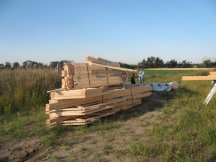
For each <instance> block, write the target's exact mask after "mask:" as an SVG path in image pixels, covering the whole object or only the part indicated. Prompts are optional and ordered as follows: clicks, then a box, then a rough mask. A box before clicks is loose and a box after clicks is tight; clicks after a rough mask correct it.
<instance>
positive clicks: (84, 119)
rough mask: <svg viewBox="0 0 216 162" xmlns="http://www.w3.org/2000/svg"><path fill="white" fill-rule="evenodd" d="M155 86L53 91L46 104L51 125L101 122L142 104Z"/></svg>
mask: <svg viewBox="0 0 216 162" xmlns="http://www.w3.org/2000/svg"><path fill="white" fill-rule="evenodd" d="M151 91H152V88H151V86H132V85H128V86H126V88H120V87H109V88H104V87H100V88H83V89H74V90H68V91H66V90H53V91H51V92H50V97H51V99H50V100H49V104H47V105H46V114H47V115H48V116H49V119H48V120H47V121H46V123H47V125H48V126H50V127H52V126H55V125H57V124H61V125H86V124H89V123H92V122H94V121H96V120H97V119H99V118H101V117H104V116H107V115H110V114H114V113H116V112H118V111H120V110H126V109H128V108H131V107H134V106H136V105H139V104H141V99H142V98H144V97H148V96H150V95H151V93H152V92H151Z"/></svg>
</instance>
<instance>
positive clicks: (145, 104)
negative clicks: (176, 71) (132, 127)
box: [100, 87, 199, 123]
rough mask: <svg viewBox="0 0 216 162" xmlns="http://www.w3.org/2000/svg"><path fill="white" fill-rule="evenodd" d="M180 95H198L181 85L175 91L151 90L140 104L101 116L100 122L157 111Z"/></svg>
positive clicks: (122, 119)
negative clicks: (151, 93)
mask: <svg viewBox="0 0 216 162" xmlns="http://www.w3.org/2000/svg"><path fill="white" fill-rule="evenodd" d="M181 95H187V96H198V95H199V93H198V92H196V91H193V90H191V89H188V88H186V87H181V88H179V89H178V90H177V91H171V92H153V95H152V96H150V97H147V98H144V99H142V104H141V105H139V106H135V107H132V108H130V109H128V110H123V111H120V112H118V113H116V114H113V115H109V116H106V117H103V118H101V119H100V120H101V122H108V123H112V122H115V121H127V120H129V119H131V118H136V117H139V116H142V115H144V114H146V113H147V112H151V111H159V110H161V109H162V108H163V106H164V104H165V103H167V102H171V101H172V100H173V99H175V98H176V97H180V96H181Z"/></svg>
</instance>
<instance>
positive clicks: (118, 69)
mask: <svg viewBox="0 0 216 162" xmlns="http://www.w3.org/2000/svg"><path fill="white" fill-rule="evenodd" d="M88 64H89V65H95V66H98V67H104V68H107V69H111V70H117V71H124V72H133V73H135V72H137V70H132V69H127V68H121V67H115V66H108V65H102V64H97V63H92V62H89V63H88Z"/></svg>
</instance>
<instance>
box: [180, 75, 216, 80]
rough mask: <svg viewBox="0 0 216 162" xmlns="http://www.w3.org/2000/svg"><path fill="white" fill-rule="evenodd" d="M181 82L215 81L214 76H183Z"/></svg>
mask: <svg viewBox="0 0 216 162" xmlns="http://www.w3.org/2000/svg"><path fill="white" fill-rule="evenodd" d="M181 80H216V76H213V75H211V76H183V77H182V79H181Z"/></svg>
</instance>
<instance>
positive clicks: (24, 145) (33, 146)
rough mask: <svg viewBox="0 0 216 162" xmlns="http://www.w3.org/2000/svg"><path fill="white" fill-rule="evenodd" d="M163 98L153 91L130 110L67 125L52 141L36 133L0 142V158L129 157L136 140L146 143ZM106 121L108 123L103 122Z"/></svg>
mask: <svg viewBox="0 0 216 162" xmlns="http://www.w3.org/2000/svg"><path fill="white" fill-rule="evenodd" d="M162 106H163V100H162V99H160V97H159V96H158V95H154V96H152V97H150V98H148V99H145V100H144V101H143V104H142V105H141V106H138V107H134V108H131V109H130V110H127V111H124V112H119V113H117V114H115V115H113V116H109V117H106V118H104V119H102V121H100V123H101V124H100V123H95V124H94V125H90V126H88V127H81V128H80V129H79V128H75V129H73V128H68V130H67V131H65V132H63V133H62V134H61V135H60V136H59V137H58V138H57V139H55V141H54V144H52V145H51V146H43V145H42V144H40V139H39V137H29V138H24V139H22V140H20V141H18V142H17V141H16V142H14V141H7V142H4V143H1V144H0V161H15V162H18V161H103V162H105V161H124V162H127V161H128V162H129V161H131V160H132V159H131V158H132V157H130V156H128V155H126V154H125V150H126V149H127V147H128V146H130V145H132V144H133V143H136V142H142V143H144V144H145V145H148V144H149V143H150V141H151V140H152V139H151V137H150V136H149V135H148V129H149V128H150V127H151V125H152V123H154V122H155V121H156V119H157V117H158V115H159V114H160V113H161V112H160V109H161V107H162ZM104 123H107V124H104Z"/></svg>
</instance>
